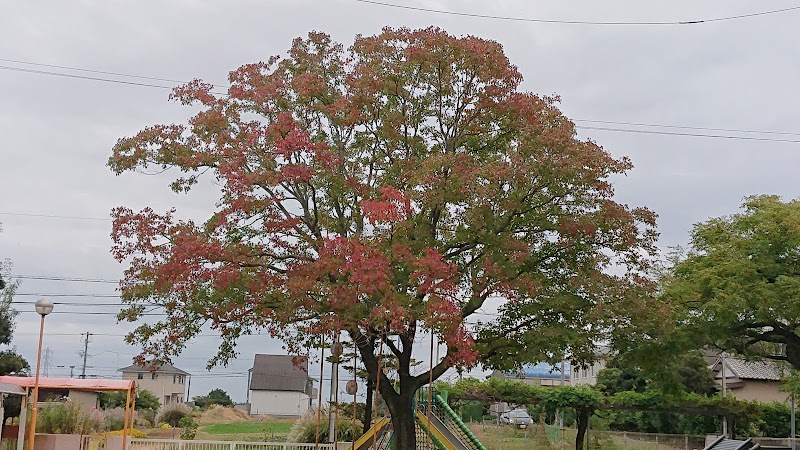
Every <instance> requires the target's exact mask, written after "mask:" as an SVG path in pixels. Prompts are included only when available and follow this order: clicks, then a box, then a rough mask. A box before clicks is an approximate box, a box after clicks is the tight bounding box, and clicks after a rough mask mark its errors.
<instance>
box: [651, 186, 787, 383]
mask: <svg viewBox="0 0 800 450" xmlns="http://www.w3.org/2000/svg"><path fill="white" fill-rule="evenodd" d="M799 296H800V201H798V200H793V201H789V202H783V201H781V199H780V198H779V197H777V196H755V197H748V198H747V199H745V202H744V205H743V212H741V213H738V214H733V215H730V216H725V217H720V218H716V219H711V220H709V221H708V222H705V223H701V224H697V225H695V227H694V229H693V231H692V235H691V244H690V247H689V249H688V252H687V253H686V255H685V256H682V257H679V258H678V261H677V262H676V264H675V265H674V267H673V269H672V271H671V274H670V275H669V277H668V278H667V279H666V282H665V288H664V295H663V297H664V299H665V300H666V301H667V302H669V303H670V304H671V306H673V307H674V308H675V311H676V312H677V313H678V317H677V320H676V323H678V324H680V325H681V328H680V329H678V331H681V332H683V334H684V335H686V336H688V338H684V345H694V346H695V348H697V346H701V345H703V344H710V345H713V346H715V347H718V348H720V349H723V350H734V351H736V352H738V353H740V354H742V355H745V356H747V357H761V358H770V359H775V360H783V361H788V362H789V363H790V364H791V365H792V366H793V367H794V368H796V369H800V334H798V330H800V303H798V301H797V299H798V298H800V297H799Z"/></svg>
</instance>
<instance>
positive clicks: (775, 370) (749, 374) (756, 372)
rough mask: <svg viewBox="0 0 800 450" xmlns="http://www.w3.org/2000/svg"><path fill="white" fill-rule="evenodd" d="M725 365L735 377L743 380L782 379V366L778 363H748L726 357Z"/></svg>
mask: <svg viewBox="0 0 800 450" xmlns="http://www.w3.org/2000/svg"><path fill="white" fill-rule="evenodd" d="M725 365H726V366H727V368H728V369H729V370H730V371H731V372H733V375H736V377H738V378H740V379H742V380H771V381H778V380H780V379H781V371H782V366H781V364H780V363H778V362H777V361H768V360H767V361H746V360H744V359H741V358H733V357H726V358H725Z"/></svg>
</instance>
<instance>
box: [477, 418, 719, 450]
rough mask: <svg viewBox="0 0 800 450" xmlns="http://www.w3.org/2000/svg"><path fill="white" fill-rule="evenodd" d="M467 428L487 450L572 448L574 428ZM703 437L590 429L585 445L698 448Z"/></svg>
mask: <svg viewBox="0 0 800 450" xmlns="http://www.w3.org/2000/svg"><path fill="white" fill-rule="evenodd" d="M470 429H472V431H473V433H475V435H476V436H477V437H478V439H479V440H480V441H481V442H482V443H483V445H484V446H486V448H487V449H489V450H528V449H532V450H548V449H550V450H556V449H559V450H560V449H570V450H571V449H574V448H575V437H576V435H577V433H576V431H575V429H572V428H564V429H558V428H557V427H551V426H545V425H543V424H533V425H531V426H530V427H528V428H522V429H520V428H515V427H513V426H508V425H497V424H495V423H489V422H485V423H472V424H470ZM705 439H706V438H705V436H692V435H685V434H655V433H627V432H618V431H595V430H590V431H589V433H588V436H587V439H586V445H587V447H586V448H588V449H591V450H702V449H703V448H704V447H705Z"/></svg>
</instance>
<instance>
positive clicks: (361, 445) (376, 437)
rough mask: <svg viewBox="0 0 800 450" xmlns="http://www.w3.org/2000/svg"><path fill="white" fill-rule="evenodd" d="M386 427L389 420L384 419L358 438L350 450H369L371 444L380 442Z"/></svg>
mask: <svg viewBox="0 0 800 450" xmlns="http://www.w3.org/2000/svg"><path fill="white" fill-rule="evenodd" d="M387 427H389V418H388V417H384V418H383V419H381V420H379V421H377V422H376V423H375V425H373V426H372V428H370V429H369V431H367V432H366V433H365V434H364V435H363V436H361V437H360V438H358V440H357V441H355V442H354V443H353V446H352V447H350V450H369V449H370V447H372V445H373V443H377V442H378V441H380V439H381V435H382V434H383V433H384V431H386V428H387Z"/></svg>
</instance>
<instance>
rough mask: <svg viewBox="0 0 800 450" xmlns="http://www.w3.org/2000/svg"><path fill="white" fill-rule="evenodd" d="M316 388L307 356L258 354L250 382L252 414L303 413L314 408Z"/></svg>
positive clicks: (281, 414) (292, 414) (286, 414)
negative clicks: (313, 400) (312, 406)
mask: <svg viewBox="0 0 800 450" xmlns="http://www.w3.org/2000/svg"><path fill="white" fill-rule="evenodd" d="M315 391H316V389H314V380H313V379H311V378H309V376H308V359H307V358H305V357H302V356H290V355H256V356H255V359H254V361H253V369H252V371H251V375H250V386H249V394H250V414H251V415H254V416H279V417H300V416H302V415H303V414H305V413H306V412H307V411H308V410H309V409H310V408H311V401H312V399H313V398H314V392H315Z"/></svg>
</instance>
